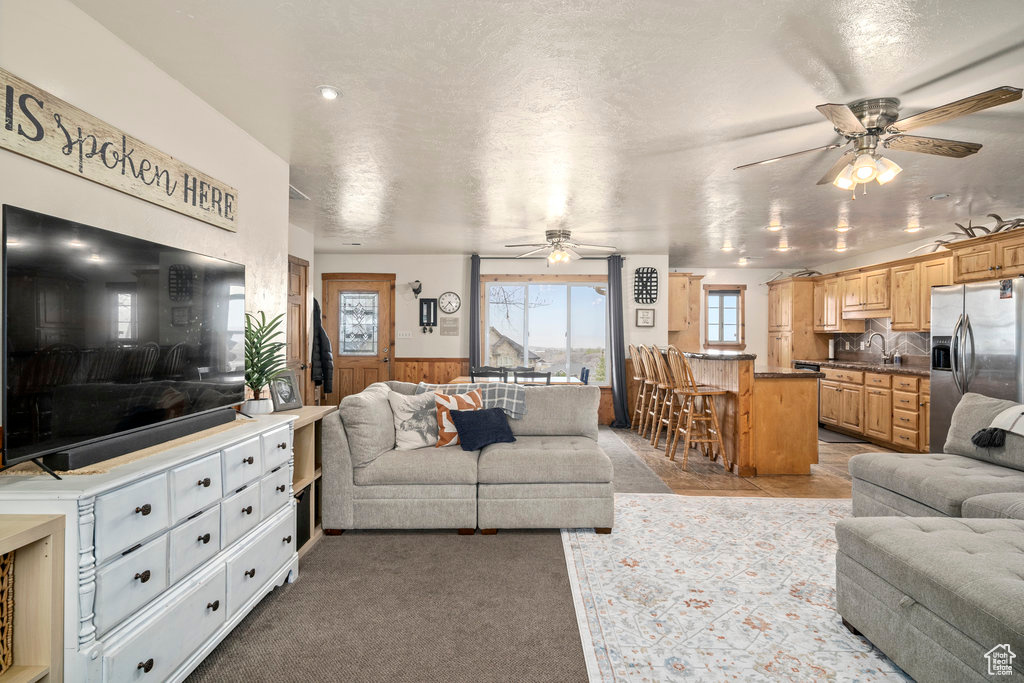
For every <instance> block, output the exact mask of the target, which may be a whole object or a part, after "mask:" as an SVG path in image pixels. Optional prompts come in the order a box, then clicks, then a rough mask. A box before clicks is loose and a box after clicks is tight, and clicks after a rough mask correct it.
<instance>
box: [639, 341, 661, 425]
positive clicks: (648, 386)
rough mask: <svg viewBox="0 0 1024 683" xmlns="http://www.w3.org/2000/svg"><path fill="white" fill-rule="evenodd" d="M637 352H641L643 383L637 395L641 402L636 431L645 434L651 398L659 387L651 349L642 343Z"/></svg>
mask: <svg viewBox="0 0 1024 683" xmlns="http://www.w3.org/2000/svg"><path fill="white" fill-rule="evenodd" d="M637 353H639V354H640V368H641V372H642V374H643V384H641V385H640V395H639V396H638V397H637V400H638V402H639V404H640V414H639V415H638V416H637V417H638V418H639V419H638V420H637V421H636V433H637V434H639V435H640V436H643V435H644V432H645V431H647V418H648V416H649V412H650V406H651V399H653V398H654V389H655V387H657V385H658V382H657V380H656V379H655V375H654V358H653V357H652V356H651V350H650V349H648V348H647V347H646V346H644V345H643V344H641V345H640V346H639V347H638V348H637Z"/></svg>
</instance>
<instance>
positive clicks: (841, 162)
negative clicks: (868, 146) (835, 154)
mask: <svg viewBox="0 0 1024 683" xmlns="http://www.w3.org/2000/svg"><path fill="white" fill-rule="evenodd" d="M855 156H857V154H856V152H854V151H853V150H852V149H851V150H847V151H846V152H844V153H843V154H842V155H841V156H840V157H839V158H838V159H837V160H836V163H834V164H832V168H830V169H828V172H827V173H825V175H823V176H821V180H819V181H818V185H828V184H830V183H831V182H832V181H833V180H835V179H836V176H838V175H839V174H840V173H842V172H843V169H844V168H846V165H847V164H848V163H850V162H851V161H853V158H854V157H855Z"/></svg>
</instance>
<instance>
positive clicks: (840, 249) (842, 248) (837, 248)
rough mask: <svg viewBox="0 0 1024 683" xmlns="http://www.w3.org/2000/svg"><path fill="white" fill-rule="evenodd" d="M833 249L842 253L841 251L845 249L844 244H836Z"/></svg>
mask: <svg viewBox="0 0 1024 683" xmlns="http://www.w3.org/2000/svg"><path fill="white" fill-rule="evenodd" d="M835 251H838V252H839V253H842V252H844V251H846V245H845V244H837V245H836V248H835Z"/></svg>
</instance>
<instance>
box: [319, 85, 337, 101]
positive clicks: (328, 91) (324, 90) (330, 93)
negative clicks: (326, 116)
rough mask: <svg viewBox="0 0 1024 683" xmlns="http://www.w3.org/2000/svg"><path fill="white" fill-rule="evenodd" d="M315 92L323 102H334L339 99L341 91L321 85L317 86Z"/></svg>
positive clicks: (330, 86)
mask: <svg viewBox="0 0 1024 683" xmlns="http://www.w3.org/2000/svg"><path fill="white" fill-rule="evenodd" d="M317 91H318V92H319V93H320V97H322V98H324V99H325V100H336V99H338V98H339V97H341V91H340V90H338V89H337V88H335V87H334V86H333V85H321V86H317Z"/></svg>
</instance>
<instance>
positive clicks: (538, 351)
mask: <svg viewBox="0 0 1024 683" xmlns="http://www.w3.org/2000/svg"><path fill="white" fill-rule="evenodd" d="M529 279H530V280H531V281H529V282H527V281H523V280H524V278H517V277H516V276H501V275H494V276H487V278H486V281H485V282H484V283H482V284H483V287H484V291H485V296H486V302H487V306H486V309H485V312H484V315H485V321H484V322H485V329H484V335H483V342H484V353H483V358H484V361H485V364H486V365H498V366H504V367H529V368H533V369H535V370H539V371H541V372H550V373H551V375H552V376H553V377H566V376H569V377H579V374H580V370H581V369H582V368H584V367H586V368H590V373H591V374H590V378H591V382H592V383H594V384H607V383H608V324H607V317H608V308H607V299H608V294H607V292H608V286H607V283H606V281H605V278H604V277H602V276H594V277H593V279H590V278H589V277H588V276H580V275H576V276H571V275H570V276H567V277H564V278H563V277H561V276H554V279H552V278H551V277H542V276H531V277H530V278H529Z"/></svg>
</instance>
